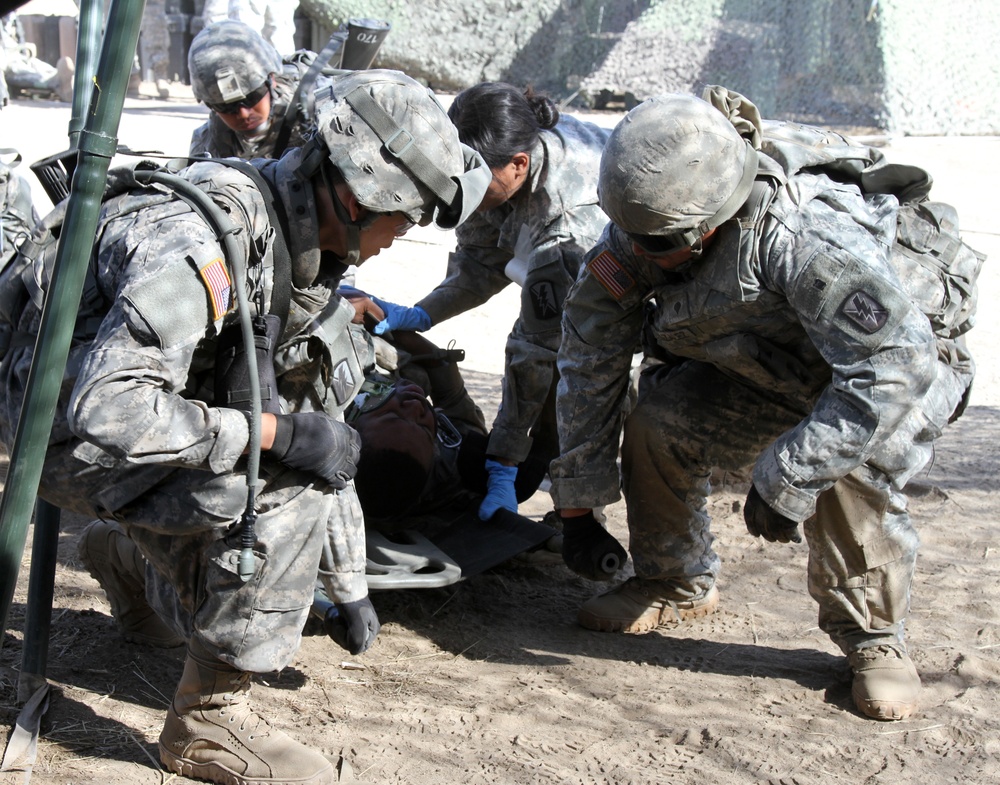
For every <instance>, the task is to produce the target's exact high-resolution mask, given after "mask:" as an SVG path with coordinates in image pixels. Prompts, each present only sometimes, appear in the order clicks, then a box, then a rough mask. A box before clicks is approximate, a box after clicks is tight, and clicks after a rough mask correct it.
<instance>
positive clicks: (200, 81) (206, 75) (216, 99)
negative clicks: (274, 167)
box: [188, 20, 329, 160]
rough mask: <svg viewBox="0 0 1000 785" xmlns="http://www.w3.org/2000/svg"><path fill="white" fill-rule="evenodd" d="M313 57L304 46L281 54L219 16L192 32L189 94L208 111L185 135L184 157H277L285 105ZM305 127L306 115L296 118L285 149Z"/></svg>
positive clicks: (319, 83) (323, 81) (321, 82)
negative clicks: (187, 148)
mask: <svg viewBox="0 0 1000 785" xmlns="http://www.w3.org/2000/svg"><path fill="white" fill-rule="evenodd" d="M315 59H316V54H315V53H314V52H309V51H307V50H301V51H298V52H295V53H294V54H289V55H287V56H285V57H284V58H282V57H281V56H280V55H279V54H278V52H277V51H276V50H275V48H274V47H273V46H271V44H269V43H268V42H267V41H265V40H264V39H263V38H262V37H261V36H260V34H259V33H257V32H256V31H255V30H254V29H253V28H252V27H250V26H249V25H247V24H244V23H243V22H237V21H233V20H223V21H221V22H217V23H215V24H213V25H211V26H209V27H206V28H205V29H204V30H202V31H201V32H200V33H198V35H196V36H195V37H194V40H193V41H192V42H191V47H190V49H189V50H188V72H189V73H190V76H191V89H192V91H193V92H194V97H195V98H197V99H198V100H199V101H201V102H202V103H203V104H205V105H206V106H207V107H208V108H209V109H210V110H211V115H210V116H209V118H208V122H206V123H205V124H204V125H201V126H199V127H198V128H196V129H195V131H194V133H193V134H192V135H191V149H190V155H192V156H206V155H207V156H211V157H215V158H226V157H235V158H243V159H246V160H249V159H252V158H274V157H278V156H277V155H276V154H275V143H276V142H277V141H278V136H279V134H280V132H281V127H282V123H283V121H284V119H285V116H286V114H288V109H289V104H290V102H291V100H292V97H293V96H294V95H295V91H296V89H297V88H298V86H299V82H300V81H301V80H302V77H303V76H304V75H305V73H306V71H308V69H309V66H311V65H312V63H313V62H314V61H315ZM328 84H329V77H326V76H323V75H320V76H319V77H318V78H317V80H316V84H315V85H314V88H315V89H316V90H319V89H321V88H323V87H324V86H326V85H328ZM311 128H312V122H311V119H310V118H308V117H306V116H304V115H299V116H297V117H296V119H295V122H294V123H293V126H292V128H291V129H290V134H289V136H288V142H287V145H286V147H298V146H300V145H301V144H302V143H303V142H304V141H305V137H306V136H307V135H308V132H309V131H310V129H311ZM279 152H281V151H279Z"/></svg>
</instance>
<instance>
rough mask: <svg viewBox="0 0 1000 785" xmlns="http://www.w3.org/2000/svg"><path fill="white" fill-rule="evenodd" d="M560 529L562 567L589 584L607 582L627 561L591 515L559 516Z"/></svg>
mask: <svg viewBox="0 0 1000 785" xmlns="http://www.w3.org/2000/svg"><path fill="white" fill-rule="evenodd" d="M559 520H561V521H562V526H563V544H562V556H563V561H564V562H566V566H567V567H569V568H570V569H571V570H572V571H573V572H575V573H577V574H578V575H582V576H583V577H584V578H590V580H592V581H609V580H611V579H612V578H613V577H614V576H615V573H616V572H618V568H619V567H621V566H622V565H623V564H624V563H625V561H626V560H627V559H628V554H627V553H626V552H625V549H624V548H623V547H622V546H621V544H620V543H619V542H618V540H616V539H615V538H614V537H612V536H611V535H610V534H608V532H607V531H606V530H605V528H604V527H603V526H601V524H600V523H598V522H597V519H596V518H595V517H594V513H593V511H591V512H588V513H587V514H586V515H578V516H574V517H572V518H569V517H563V516H562V515H560V516H559Z"/></svg>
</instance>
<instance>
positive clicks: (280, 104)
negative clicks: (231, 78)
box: [189, 49, 330, 160]
mask: <svg viewBox="0 0 1000 785" xmlns="http://www.w3.org/2000/svg"><path fill="white" fill-rule="evenodd" d="M315 59H316V53H315V52H310V51H308V50H305V49H303V50H300V51H298V52H296V53H295V54H293V55H291V56H290V57H285V58H283V60H282V69H281V73H278V74H275V75H274V76H273V77H272V78H271V114H270V121H269V122H270V125H269V126H268V129H267V132H266V133H264V134H261V135H259V136H248V135H246V134H240V133H237V132H236V131H234V130H232V129H231V128H229V126H227V125H226V124H225V123H224V122H222V119H221V118H220V117H219V115H217V114H216V113H215V112H211V114H210V115H209V118H208V122H206V123H204V124H203V125H200V126H199V127H198V128H196V129H195V130H194V133H192V134H191V149H190V152H189V155H192V156H206V155H207V156H210V157H212V158H243V159H244V160H251V159H253V158H272V157H273V155H274V145H275V143H276V142H277V141H278V134H279V133H280V131H281V126H282V124H283V120H284V118H285V114H286V113H287V112H288V107H289V105H290V104H291V101H292V97H293V96H294V95H295V90H296V88H298V86H299V82H300V81H301V79H302V77H303V76H305V73H306V71H308V70H309V66H310V65H312V63H313V61H314V60H315ZM329 79H330V77H327V76H323V75H322V74H321V75H320V76H319V78H318V79H317V80H316V84H315V85H314V87H315V89H316V90H317V91H319V90H320V89H321V88H322V87H323V86H324V85H325V84H327V83H328V82H329ZM313 127H314V124H313V122H312V121H311V120H309V119H308V118H306V117H305V115H304V114H302V113H299V115H298V117H297V118H296V122H295V124H294V125H293V126H292V129H291V134H290V135H289V137H288V144H287V145H286V149H287V148H291V147H301V146H302V144H303V143H304V142H305V140H306V138H307V137H308V136H309V134H310V133H311V131H312V129H313Z"/></svg>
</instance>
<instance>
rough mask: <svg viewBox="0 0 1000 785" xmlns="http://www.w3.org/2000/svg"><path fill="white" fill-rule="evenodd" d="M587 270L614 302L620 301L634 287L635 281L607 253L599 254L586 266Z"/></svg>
mask: <svg viewBox="0 0 1000 785" xmlns="http://www.w3.org/2000/svg"><path fill="white" fill-rule="evenodd" d="M587 268H588V269H589V270H590V274H591V275H593V276H594V277H595V278H596V279H597V280H598V281H600V282H601V286H603V287H604V288H605V289H607V290H608V294H610V295H611V296H612V297H614V298H615V299H616V300H620V299H621V297H622V295H623V294H625V292H627V291H628V290H629V289H631V288H632V287H633V286H635V279H634V278H633V277H632V276H631V275H629V274H628V273H627V272H626V271H625V268H623V267H622V266H621V265H620V264H618V260H617V259H615V257H613V256H612V255H611V253H610V252H609V251H604V252H603V253H602V254H600V255H599V256H598V257H597V258H595V259H594V260H593V261H591V263H590V264H588V265H587Z"/></svg>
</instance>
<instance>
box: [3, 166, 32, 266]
mask: <svg viewBox="0 0 1000 785" xmlns="http://www.w3.org/2000/svg"><path fill="white" fill-rule="evenodd" d="M14 152H15V151H14V150H11V149H10V148H5V149H0V155H6V154H10V153H14ZM20 161H21V156H20V154H17V156H16V158H15V159H14V161H12V162H11V163H10V164H6V163H4V162H3V161H0V269H2V266H3V265H4V264H6V263H7V261H8V260H9V259H10V258H11V257H13V256H14V254H15V253H16V252H17V248H18V246H19V245H20V244H21V242H22V241H23V240H24V239H25V238H27V237H28V236H29V235H30V234H31V232H32V230H33V229H34V228H35V224H37V223H38V213H37V212H36V211H35V205H34V203H33V202H32V199H31V186H30V185H28V181H27V180H25V179H24V177H22V176H21V175H19V174H17V173H16V172H14V167H15V166H17V165H18V164H19V163H20Z"/></svg>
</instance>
